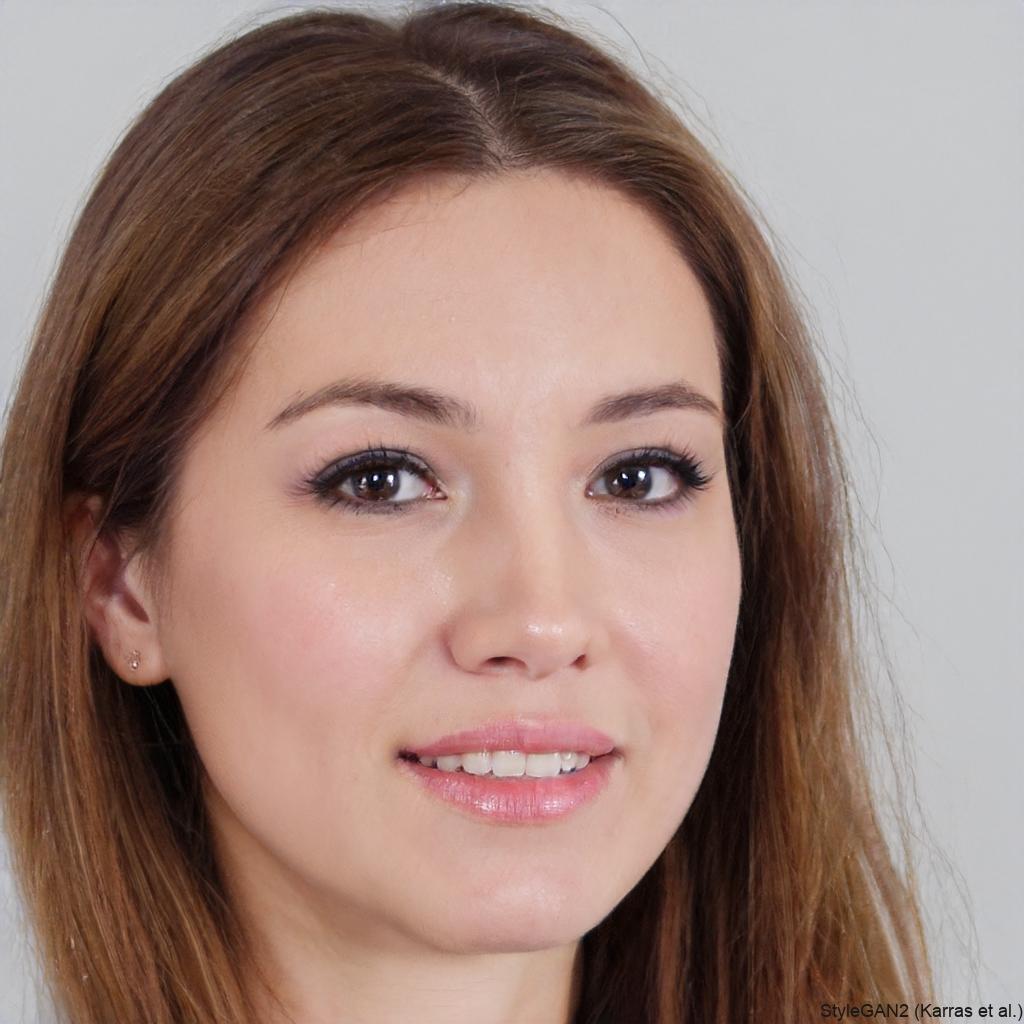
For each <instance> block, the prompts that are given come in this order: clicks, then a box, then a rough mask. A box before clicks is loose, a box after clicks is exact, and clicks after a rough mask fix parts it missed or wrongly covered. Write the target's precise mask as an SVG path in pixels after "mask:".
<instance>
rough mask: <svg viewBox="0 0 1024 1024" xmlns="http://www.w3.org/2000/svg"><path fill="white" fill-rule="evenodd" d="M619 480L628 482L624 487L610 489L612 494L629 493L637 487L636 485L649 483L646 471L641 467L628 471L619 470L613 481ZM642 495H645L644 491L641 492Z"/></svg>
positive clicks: (631, 468)
mask: <svg viewBox="0 0 1024 1024" xmlns="http://www.w3.org/2000/svg"><path fill="white" fill-rule="evenodd" d="M620 478H622V479H625V480H626V481H628V482H627V484H626V486H625V487H618V486H614V487H613V488H612V491H613V493H616V494H621V493H623V492H624V491H631V490H633V489H634V488H635V487H637V485H638V483H647V482H649V481H648V474H647V470H646V469H644V468H643V467H642V466H634V467H630V468H628V469H620V470H619V471H618V473H616V474H615V477H614V479H616V480H618V479H620ZM643 493H644V494H646V493H647V491H646V489H645V490H644V491H643Z"/></svg>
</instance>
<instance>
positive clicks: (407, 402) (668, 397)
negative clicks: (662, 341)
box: [266, 378, 725, 432]
mask: <svg viewBox="0 0 1024 1024" xmlns="http://www.w3.org/2000/svg"><path fill="white" fill-rule="evenodd" d="M338 405H371V406H376V407H378V408H380V409H385V410H387V411H389V412H395V413H399V414H400V415H402V416H412V417H415V418H417V419H421V420H426V421H427V422H429V423H435V424H438V425H440V426H445V427H456V428H458V429H461V430H464V431H466V432H474V431H477V430H479V429H480V424H481V416H480V412H479V410H478V409H477V408H476V406H474V405H473V404H471V403H470V402H466V401H464V400H463V399H461V398H456V397H455V396H454V395H446V394H444V393H442V392H440V391H437V390H435V389H433V388H429V387H424V386H415V385H407V384H399V383H397V382H394V381H386V380H377V379H372V378H350V379H343V380H337V381H334V382H332V383H331V384H327V385H325V386H324V387H322V388H319V389H318V390H317V391H314V392H313V393H312V394H309V395H300V396H299V397H298V398H296V399H295V400H294V401H292V402H290V403H289V404H288V405H286V406H285V407H284V408H283V409H282V410H281V411H280V412H279V413H278V414H277V415H276V416H274V417H273V419H271V420H270V421H269V422H268V423H267V425H266V429H267V430H276V429H278V428H279V427H282V426H284V425H285V424H287V423H292V422H294V421H295V420H297V419H299V418H300V417H302V416H305V415H306V414H307V413H310V412H312V411H313V410H314V409H320V408H323V407H324V406H338ZM662 409H694V410H696V411H698V412H703V413H708V414H709V415H711V416H714V417H715V418H716V419H717V420H718V421H719V424H720V425H722V426H723V427H724V420H725V417H724V416H723V414H722V411H721V409H719V407H718V405H717V404H716V403H715V402H714V401H713V400H712V399H710V398H709V397H708V396H707V395H705V394H704V393H703V392H702V391H699V390H698V389H697V388H695V387H694V386H693V385H692V384H690V383H689V382H688V381H685V380H675V381H670V382H668V383H666V384H659V385H657V386H655V387H649V388H638V389H635V390H632V391H620V392H616V393H614V394H609V395H605V396H604V397H603V398H601V399H599V400H598V401H597V402H596V403H595V404H594V405H593V406H592V407H591V409H590V411H589V412H588V413H587V414H586V415H585V416H584V418H583V419H582V420H581V421H580V423H579V426H580V427H588V426H594V425H596V424H601V423H614V422H618V421H621V420H627V419H630V418H632V417H634V416H648V415H650V414H652V413H655V412H658V411H660V410H662Z"/></svg>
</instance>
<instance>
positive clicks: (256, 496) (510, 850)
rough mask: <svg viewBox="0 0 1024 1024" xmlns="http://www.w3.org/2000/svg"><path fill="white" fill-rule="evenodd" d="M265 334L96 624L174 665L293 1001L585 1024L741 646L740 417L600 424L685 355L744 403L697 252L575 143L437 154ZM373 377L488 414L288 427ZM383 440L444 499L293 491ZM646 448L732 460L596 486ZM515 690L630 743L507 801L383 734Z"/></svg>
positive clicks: (269, 954) (410, 491)
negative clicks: (515, 816) (583, 992)
mask: <svg viewBox="0 0 1024 1024" xmlns="http://www.w3.org/2000/svg"><path fill="white" fill-rule="evenodd" d="M399 284H400V291H396V287H397V286H398V285H399ZM260 329H261V332H262V333H260V335H259V338H258V342H257V344H256V347H255V349H254V351H253V357H252V359H251V361H250V363H249V365H248V367H247V369H246V373H245V376H244V378H243V380H242V383H241V385H240V387H239V388H238V389H237V391H236V392H234V393H233V394H232V396H231V397H230V399H229V400H227V401H225V402H224V403H222V405H221V406H220V407H219V408H218V409H217V410H216V412H215V414H214V416H213V418H212V419H211V420H210V421H208V423H207V424H206V425H205V427H204V429H203V430H202V431H201V432H200V434H199V436H198V437H197V438H196V441H195V444H194V446H193V447H192V448H191V450H190V451H189V454H188V457H187V460H186V462H185V465H184V468H183V475H182V478H181V487H180V490H179V491H178V493H177V496H176V502H175V506H174V510H173V519H172V532H171V543H170V545H169V548H168V552H169V553H168V556H167V557H168V569H169V571H170V581H171V586H170V589H169V591H168V594H167V595H166V600H164V601H160V602H158V600H157V597H156V594H155V591H153V590H152V589H151V588H150V587H149V586H148V583H147V580H146V578H145V576H144V574H143V572H142V569H141V566H140V564H139V562H138V561H137V560H131V561H125V562H123V563H121V562H118V552H119V551H120V550H121V548H119V547H118V546H117V545H115V544H114V543H113V542H105V544H104V545H100V546H98V548H97V553H96V554H95V555H94V556H93V557H94V563H92V565H91V575H90V577H89V579H90V581H91V582H90V586H89V598H88V601H87V608H88V609H89V617H90V622H91V625H92V627H93V629H94V632H95V635H96V636H97V638H98V641H99V642H100V643H101V645H102V646H103V649H104V653H105V655H106V657H107V659H108V661H109V662H110V664H111V665H112V666H113V667H114V668H115V670H116V671H117V672H118V673H119V674H120V675H121V677H122V678H123V679H124V680H125V681H126V682H129V683H132V684H135V685H149V684H152V683H156V682H160V681H162V680H164V679H166V678H168V677H169V678H171V679H172V680H173V682H174V686H175V687H176V689H177V691H178V693H179V695H180V698H181V701H182V704H183V707H184V709H185V713H186V716H187V718H188V721H189V723H190V726H191V729H192V732H193V734H194V736H195V740H196V743H197V745H198V749H199V752H200V756H201V757H202V760H203V762H204V764H205V767H206V769H207V771H208V773H209V783H208V787H207V798H208V801H209V806H210V812H211V819H212V822H213V826H214V832H215V840H216V844H217V850H218V855H219V856H220V858H221V859H222V861H223V863H224V865H225V874H226V876H227V878H228V884H229V887H230V889H231V891H232V895H233V897H234V898H235V899H236V900H237V901H238V904H239V907H240V908H241V910H242V913H243V915H244V916H245V919H246V921H247V923H248V925H249V926H250V927H251V929H252V932H253V934H254V936H255V937H256V940H257V942H258V944H259V948H260V950H261V956H262V957H263V958H264V962H265V964H266V967H267V970H268V971H269V972H270V975H271V977H272V978H273V980H274V982H275V984H276V985H277V986H278V988H279V991H280V993H281V995H282V998H283V999H284V1001H285V1005H286V1006H287V1008H288V1011H289V1013H290V1018H291V1019H292V1020H294V1021H295V1022H296V1024H328V1022H329V1024H356V1022H374V1024H398V1022H399V1021H407V1020H409V1019H410V1017H409V1010H410V1007H415V1011H416V1012H415V1019H416V1020H417V1022H418V1024H442V1022H443V1024H469V1022H471V1021H472V1022H474V1024H541V1022H550V1024H566V1022H568V1021H570V1019H571V1014H572V1011H573V1009H574V1005H573V992H572V986H571V982H572V976H573V967H574V963H575V962H576V954H577V951H578V949H579V943H580V939H581V937H582V936H583V935H584V933H586V932H587V931H589V930H590V929H592V928H593V927H595V926H596V925H597V924H598V923H600V922H601V920H602V919H604V918H605V917H606V916H607V915H608V914H609V913H610V912H611V911H612V910H613V909H614V907H615V906H616V905H617V904H618V903H619V902H620V901H621V900H622V899H623V897H625V896H626V894H627V893H628V892H629V891H630V890H631V889H632V888H633V887H634V886H635V885H636V884H637V882H638V881H639V880H640V879H641V877H642V876H643V875H644V874H645V872H646V871H647V870H648V869H649V868H650V867H651V865H652V864H653V863H654V862H655V860H656V859H657V857H658V855H659V854H660V853H661V851H662V850H663V849H664V847H665V845H666V844H667V843H668V841H669V840H670V839H671V837H672V835H673V833H674V832H675V830H676V829H677V827H678V825H679V823H680V822H681V820H682V819H683V817H684V815H685V813H686V811H687V809H688V808H689V806H690V804H691V801H692V799H693V796H694V794H695V792H696V790H697V787H698V784H699V783H700V780H701V777H702V776H703V774H704V771H705V768H706V766H707V762H708V759H709V757H710V753H711V749H712V745H713V742H714V738H715V733H716V730H717V727H718V721H719V715H720V711H721V705H722V698H723V694H724V688H725V682H726V677H727V673H728V668H729V663H730V659H731V656H732V648H733V641H734V635H735V627H736V618H737V613H738V609H739V599H740V558H739V548H738V544H737V538H736V532H735V524H734V521H733V517H732V508H731V502H730V494H729V484H728V479H727V474H726V471H725V454H724V448H723V438H722V424H721V422H719V421H718V420H717V419H716V418H715V417H714V416H712V415H709V414H708V413H706V412H702V411H699V410H695V409H662V410H659V411H656V412H653V413H650V414H648V415H638V416H636V417H634V418H632V419H629V420H627V421H624V422H620V423H606V424H600V425H596V426H588V427H583V428H580V427H578V426H577V424H578V421H579V420H581V419H582V417H583V415H584V413H585V412H586V411H587V410H588V409H589V408H590V406H591V405H592V404H593V403H594V402H596V401H597V400H598V399H599V398H601V397H603V396H605V395H606V394H608V393H610V392H616V391H619V390H624V389H626V388H628V387H640V386H654V385H658V384H661V383H664V382H667V381H672V380H676V379H679V378H685V379H686V380H688V381H689V382H691V384H693V385H694V386H695V387H697V388H698V389H700V390H701V391H703V392H704V393H705V394H706V395H707V396H709V397H710V398H712V399H713V400H714V401H715V403H716V404H717V405H718V406H719V407H721V404H722V392H721V382H720V378H719V367H718V363H717V358H716V352H715V344H714V331H713V325H712V319H711V313H710V310H709V308H708V305H707V302H706V300H705V298H704V296H703V294H702V292H701V289H700V287H699V284H698V282H697V279H696V278H695V276H694V275H693V273H692V272H691V271H690V269H689V268H688V267H687V265H686V264H685V262H684V261H683V260H682V259H681V257H680V256H679V255H678V253H677V252H676V250H675V249H674V248H673V245H672V243H671V241H670V240H669V238H668V236H667V235H666V234H665V233H664V232H663V230H662V229H661V228H660V226H659V224H658V223H657V222H656V221H654V220H653V219H651V217H650V216H649V215H648V214H646V213H644V212H643V211H642V210H640V209H639V208H638V207H636V206H634V205H633V204H631V203H630V202H629V201H628V200H627V199H626V198H624V197H623V196H621V195H620V194H619V193H617V192H615V191H612V190H610V189H607V188H605V187H603V186H599V185H596V184H592V183H587V182H583V181H580V180H573V179H570V178H568V177H565V176H562V175H560V174H558V173H556V172H552V171H543V172H532V173H519V174H516V175H514V176H506V177H503V178H500V179H496V180H495V179H492V180H489V181H482V180H478V181H475V182H472V183H471V184H470V185H469V186H468V187H466V186H465V184H464V183H463V184H462V185H461V186H460V187H455V186H454V185H453V183H452V182H451V181H444V180H441V179H436V180H433V181H430V182H420V183H418V184H417V185H415V186H414V187H410V188H408V189H406V190H405V191H404V192H403V193H401V194H400V195H399V196H398V197H397V198H394V199H393V200H391V201H389V202H388V204H387V205H386V206H382V207H376V208H373V209H370V210H364V211H362V213H361V214H360V215H359V216H358V217H357V218H356V219H355V220H354V221H352V222H351V223H350V224H349V225H347V226H346V227H345V228H344V229H343V230H342V231H341V232H340V233H339V234H338V235H337V236H336V237H335V238H334V239H333V240H332V242H331V244H329V245H328V246H326V247H325V248H324V249H322V250H321V251H320V252H319V253H318V254H317V255H316V256H315V257H314V258H313V259H312V260H311V261H309V262H307V263H306V264H304V265H303V266H302V267H301V268H300V269H299V271H298V272H297V273H296V274H295V275H294V277H292V278H291V280H290V282H289V283H288V284H287V286H286V287H285V288H284V290H283V293H282V294H280V295H278V296H277V297H276V299H275V301H272V302H270V303H268V305H267V308H266V311H265V314H264V315H263V316H262V317H261V318H260ZM355 374H360V375H362V374H366V375H370V376H376V377H383V378H386V379H389V380H395V381H400V382H402V383H406V384H409V383H412V384H419V385H425V386H428V387H431V388H434V389H436V390H438V391H443V392H447V393H450V394H454V395H456V396H458V397H459V398H461V399H463V400H465V401H470V402H473V403H474V404H475V405H477V406H478V407H479V409H480V410H481V416H482V420H483V422H482V426H481V429H480V431H479V432H478V433H467V432H463V431H460V430H458V429H457V428H454V427H449V426H442V425H437V424H430V423H426V422H423V421H421V420H416V419H412V418H409V417H405V416H402V415H400V414H398V413H396V412H392V411H385V410H383V409H379V408H373V407H369V406H352V405H350V406H345V407H342V406H335V407H326V408H321V409H319V410H316V411H314V412H311V413H309V414H308V415H307V416H305V417H303V418H300V419H298V420H296V421H295V422H293V423H290V424H288V425H286V426H283V427H281V428H279V429H277V430H267V429H265V424H266V423H267V422H268V421H269V420H270V419H271V418H272V417H273V416H275V415H276V414H277V413H278V412H279V411H280V410H281V409H282V408H283V407H284V406H285V405H286V404H288V403H289V402H290V401H292V400H293V399H294V398H295V397H297V396H298V395H299V394H302V393H309V392H311V391H313V390H315V389H317V388H319V387H321V386H323V385H324V384H327V383H329V382H331V381H334V380H336V379H338V378H341V377H347V376H351V375H355ZM381 442H383V444H384V445H385V446H386V447H388V448H392V449H408V450H411V451H412V452H413V453H415V454H416V455H418V456H419V457H421V458H422V460H423V461H424V462H425V463H426V465H427V468H428V470H429V473H430V474H431V476H432V479H431V478H426V479H424V478H421V477H419V476H417V475H416V474H415V473H411V472H409V471H404V470H403V471H402V472H401V476H400V478H399V479H400V480H401V481H402V483H401V486H402V491H401V496H400V498H399V500H400V501H405V500H411V501H416V500H417V499H418V498H422V497H423V496H425V495H429V494H431V493H436V492H440V493H442V494H443V495H445V496H446V498H447V500H444V501H428V500H421V501H419V502H418V504H416V505H415V506H414V507H412V508H411V510H409V511H407V512H405V513H398V514H392V515H387V514H379V515H373V514H367V515H356V514H353V513H351V512H346V511H345V509H344V506H335V507H333V508H332V507H329V506H328V505H327V504H325V503H323V502H321V501H318V500H317V499H316V498H315V497H314V496H312V495H303V494H302V493H301V485H302V482H303V480H304V479H306V478H307V477H309V476H312V475H313V474H314V473H315V472H317V471H319V470H321V469H322V468H323V467H324V466H326V465H327V464H328V463H329V462H331V461H332V460H336V459H338V458H340V457H342V456H347V455H351V454H355V453H358V452H360V451H363V450H364V449H365V448H367V447H370V446H372V445H376V444H379V443H381ZM647 445H650V446H665V445H671V446H673V447H675V448H676V449H677V450H679V449H681V448H688V449H689V450H690V451H692V452H693V453H694V454H695V455H696V456H697V457H698V458H699V460H700V462H701V464H702V468H703V470H704V472H705V474H707V475H710V476H711V477H712V479H711V482H710V484H709V485H708V487H707V488H706V489H705V490H703V491H697V492H694V493H693V496H692V499H691V500H689V501H685V502H683V503H682V504H680V505H678V506H676V507H675V508H674V509H672V510H668V511H664V512H659V511H653V510H645V509H643V508H641V507H639V506H640V503H641V502H643V501H654V500H657V499H658V498H659V497H661V496H663V495H668V494H670V493H672V492H674V491H675V490H676V489H678V488H679V487H684V486H685V484H684V483H683V482H682V481H681V480H679V479H678V478H677V477H675V476H674V475H673V473H672V471H671V470H667V469H661V468H656V469H655V470H654V474H655V475H654V477H653V488H654V491H653V496H652V497H645V496H644V492H643V490H642V489H641V490H640V492H639V493H636V494H635V495H634V496H632V497H629V496H627V497H625V498H621V497H620V498H618V499H615V498H614V497H613V498H608V497H607V496H606V495H607V494H608V493H610V490H609V489H610V488H611V487H612V485H613V481H614V478H615V477H616V473H615V472H612V473H608V472H607V471H605V472H604V473H603V474H602V473H599V472H598V470H599V469H601V468H602V467H603V466H605V465H606V463H608V462H609V460H610V459H611V458H612V457H614V456H618V455H624V456H628V455H629V454H630V453H631V452H632V451H633V450H634V449H636V448H638V447H642V446H647ZM358 477H359V474H358V473H357V474H356V475H355V477H350V478H349V482H348V484H347V485H346V487H345V491H346V493H348V494H349V495H350V496H351V495H352V494H353V492H354V490H355V487H356V486H357V485H358V482H359V481H358ZM602 480H603V481H604V484H603V487H604V488H605V490H602V484H601V481H602ZM588 485H590V486H596V487H597V488H598V489H599V491H601V494H602V497H597V496H588V495H587V493H586V488H587V486H588ZM395 493H396V492H394V491H389V492H387V496H388V497H390V498H391V499H392V500H393V499H394V495H395ZM354 500H358V498H355V499H354ZM363 500H364V501H367V500H373V499H365V498H364V499H363ZM376 500H380V499H376ZM630 502H632V504H630ZM616 509H617V512H616V511H615V510H616ZM132 649H137V650H138V651H139V652H140V655H141V662H142V664H141V667H140V668H139V669H138V670H137V671H132V670H131V669H130V668H129V666H128V655H129V652H130V651H131V650H132ZM517 713H536V714H541V715H543V714H556V715H564V716H567V717H570V718H576V719H579V720H582V721H584V722H587V723H589V724H591V725H594V726H596V727H598V728H600V729H603V730H604V731H605V732H607V733H608V734H609V735H610V736H611V737H612V738H613V739H614V740H615V742H616V744H617V746H618V748H619V750H620V752H621V753H622V755H623V756H622V759H621V760H620V761H619V762H618V763H617V764H616V765H615V770H614V772H613V774H612V778H611V782H610V784H609V786H608V788H607V789H606V790H605V791H604V793H603V794H602V795H601V796H600V797H599V798H598V799H597V800H596V801H595V802H592V803H590V804H587V805H585V806H583V807H582V808H580V809H578V810H577V811H576V812H575V813H574V814H572V815H570V816H569V817H568V818H566V819H563V820H560V821H555V822H546V823H544V824H543V825H515V826H512V827H509V826H498V825H494V824H490V823H484V822H481V821H477V820H471V819H469V818H467V817H465V816H463V815H461V814H460V813H458V812H456V811H454V810H453V809H451V808H449V806H448V805H446V804H443V803H441V802H439V801H438V800H437V799H435V798H433V797H431V796H430V795H429V794H426V793H425V792H423V791H421V788H420V787H419V786H418V785H415V784H414V781H413V780H410V779H409V778H408V777H407V776H406V775H405V774H404V773H403V772H402V771H401V770H400V766H399V765H398V764H396V762H395V755H396V752H397V751H398V750H399V749H401V748H402V747H406V746H411V745H423V744H425V743H427V742H429V741H431V740H433V739H435V738H437V737H439V736H441V735H444V734H445V733H448V732H452V731H455V730H457V729H461V728H466V727H470V726H473V725H477V724H479V723H481V722H484V721H485V720H487V719H491V718H493V717H497V716H501V717H504V716H506V715H507V716H510V717H511V716H513V715H515V714H517ZM266 1016H267V1020H273V1021H277V1020H284V1019H285V1018H284V1017H278V1016H277V1015H276V1014H273V1013H272V1012H271V1011H270V1009H269V1008H268V1009H267V1014H266Z"/></svg>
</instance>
